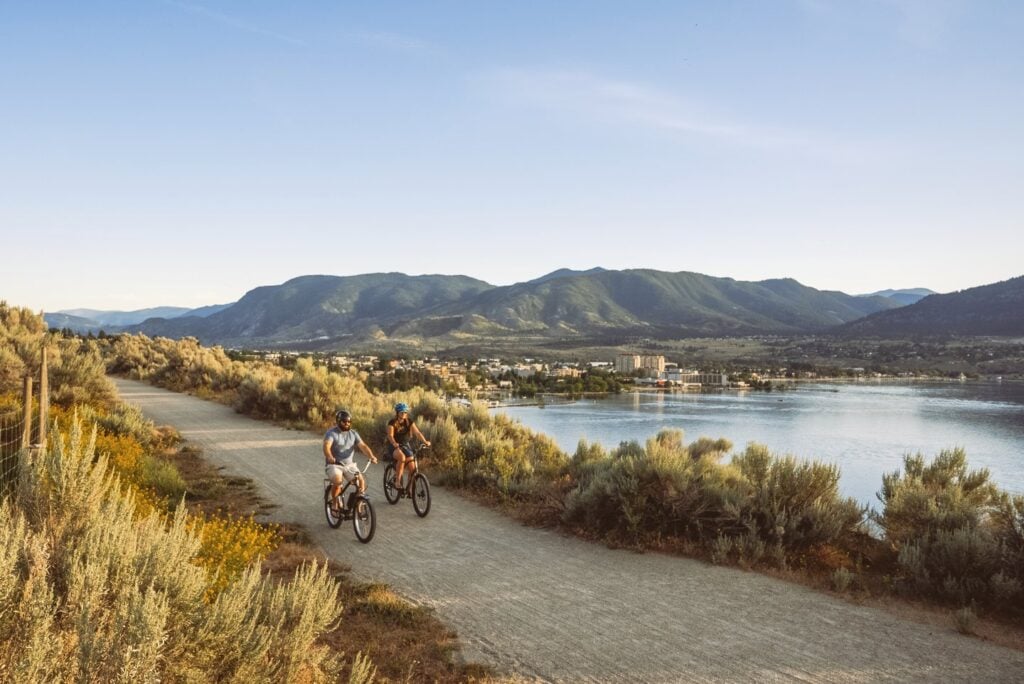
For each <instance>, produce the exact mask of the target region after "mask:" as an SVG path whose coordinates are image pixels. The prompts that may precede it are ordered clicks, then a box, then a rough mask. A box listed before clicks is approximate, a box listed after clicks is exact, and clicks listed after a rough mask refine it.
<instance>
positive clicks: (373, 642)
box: [170, 446, 498, 683]
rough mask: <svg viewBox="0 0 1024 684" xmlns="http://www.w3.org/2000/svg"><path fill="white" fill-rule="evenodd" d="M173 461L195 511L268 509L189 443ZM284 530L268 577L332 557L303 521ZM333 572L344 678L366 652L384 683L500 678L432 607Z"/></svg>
mask: <svg viewBox="0 0 1024 684" xmlns="http://www.w3.org/2000/svg"><path fill="white" fill-rule="evenodd" d="M170 458H172V460H173V462H174V464H175V465H176V466H177V467H178V470H179V472H180V473H181V475H182V477H183V478H184V479H185V481H186V483H187V484H188V494H187V496H186V503H187V505H188V506H189V508H191V509H194V510H197V511H203V512H204V513H210V512H213V511H223V512H227V513H230V514H231V515H234V516H247V515H252V514H255V513H258V512H259V511H261V510H262V509H263V508H264V503H263V502H261V501H260V499H259V497H257V496H256V495H255V489H254V487H253V486H252V483H251V482H250V481H248V480H246V479H244V478H237V477H232V478H228V477H225V476H223V475H222V474H221V473H220V470H219V469H217V468H215V467H213V466H211V465H210V464H209V463H207V462H206V461H204V460H203V458H202V454H201V452H200V451H199V450H197V449H195V448H191V447H187V446H186V447H184V448H182V449H180V450H178V451H177V453H174V454H173V456H171V457H170ZM278 533H279V535H280V539H281V543H280V544H278V546H277V548H276V549H275V550H274V551H272V552H271V553H270V554H269V555H268V556H267V557H266V558H265V559H264V561H263V571H264V573H265V574H267V575H269V576H271V577H273V578H275V579H278V580H280V581H287V580H290V579H291V578H292V576H294V574H295V570H296V569H297V568H299V567H300V566H302V565H303V564H304V563H308V562H310V561H317V562H321V563H323V562H324V561H329V559H328V558H327V557H326V556H325V554H324V553H323V551H322V550H320V549H319V548H318V547H316V546H315V545H314V544H313V542H312V540H311V539H310V537H309V535H308V534H307V532H306V531H305V529H304V528H302V527H301V526H298V525H293V524H284V525H280V526H279V527H278ZM330 572H331V574H332V575H333V576H334V578H335V581H336V582H337V584H338V589H339V600H340V601H341V604H342V605H343V606H344V607H345V611H344V614H343V616H342V619H341V622H340V624H339V625H338V626H337V627H336V628H335V629H334V630H332V631H330V632H327V633H326V634H325V635H324V636H323V637H322V638H321V639H320V641H319V643H320V645H325V646H328V647H330V648H331V649H332V650H340V651H344V652H345V653H346V661H347V665H346V670H345V672H344V673H343V678H344V677H348V674H349V669H350V668H351V666H352V663H351V660H350V657H351V656H354V655H355V653H356V652H357V651H361V652H362V653H363V654H365V655H366V656H368V657H369V658H370V659H371V660H372V662H373V665H374V666H375V667H376V668H377V679H376V680H375V681H378V682H417V683H418V682H493V681H498V680H497V679H496V678H495V675H494V673H493V671H492V670H491V669H490V668H489V667H487V666H484V665H480V664H477V663H466V662H463V660H462V657H461V655H460V651H459V643H458V635H457V634H456V633H455V632H454V631H452V630H451V629H449V628H448V627H446V626H445V625H444V624H443V623H441V622H440V621H439V620H438V619H437V617H436V616H435V615H434V614H433V611H431V610H430V609H428V608H423V607H419V606H414V605H413V604H411V603H409V602H408V601H406V600H405V599H403V598H402V597H400V596H399V595H398V594H396V593H395V592H394V591H392V590H391V589H390V587H388V586H387V585H384V584H378V583H361V582H357V581H355V580H354V579H353V578H352V575H351V573H350V571H349V568H348V567H346V566H344V565H342V564H340V563H337V562H335V561H330ZM354 634H355V635H366V640H365V641H364V640H363V637H362V636H359V637H357V638H355V639H353V636H352V635H354Z"/></svg>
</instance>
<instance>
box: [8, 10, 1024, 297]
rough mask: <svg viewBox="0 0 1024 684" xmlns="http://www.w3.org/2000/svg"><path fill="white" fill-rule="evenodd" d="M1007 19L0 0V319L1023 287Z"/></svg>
mask: <svg viewBox="0 0 1024 684" xmlns="http://www.w3.org/2000/svg"><path fill="white" fill-rule="evenodd" d="M1022 35H1024V3H1020V2H1016V1H1015V0H1005V1H999V0H975V1H970V2H969V1H966V0H963V1H962V0H777V1H775V2H761V1H754V0H751V1H749V2H727V1H724V0H723V1H712V0H708V1H707V2H682V1H681V0H680V1H675V2H641V1H637V2H629V3H624V2H601V1H598V0H586V1H579V2H572V1H560V2H557V3H553V2H533V1H521V2H514V3H498V2H470V1H468V0H467V1H465V2H408V3H398V2H374V3H363V2H360V3H356V2H302V1H294V2H287V3H285V2H268V1H249V2H201V1H199V0H196V1H191V0H189V1H185V0H182V1H177V0H152V1H149V2H144V1H142V0H131V1H125V2H89V3H72V2H35V3H19V2H7V1H3V0H0V230H2V234H3V241H2V245H3V252H4V258H3V267H2V270H0V299H6V300H7V301H8V302H9V303H11V304H17V305H22V306H30V307H32V308H34V309H45V310H47V311H56V310H59V309H63V308H73V307H90V308H100V309H137V308H143V307H149V306H157V305H177V306H200V305H204V304H214V303H223V302H227V301H232V300H235V299H237V298H239V297H240V296H241V295H242V294H244V293H245V292H246V291H248V290H250V289H252V288H253V287H257V286H260V285H272V284H277V283H281V282H283V281H285V280H287V279H289V278H292V277H295V276H299V275H306V274H312V273H326V274H333V275H353V274H359V273H370V272H380V271H401V272H404V273H410V274H420V273H448V274H465V275H470V276H473V277H476V278H480V279H483V280H486V281H488V282H491V283H494V284H508V283H512V282H517V281H521V280H529V279H532V278H535V277H538V276H540V275H542V274H544V273H546V272H549V271H552V270H554V269H556V268H561V267H569V268H579V269H585V268H590V267H593V266H603V267H605V268H655V269H659V270H666V271H696V272H699V273H706V274H709V275H715V276H728V277H732V278H736V279H738V280H760V279H765V278H773V277H793V278H796V279H797V280H799V281H800V282H802V283H804V284H806V285H809V286H812V287H816V288H819V289H823V290H842V291H844V292H849V293H851V294H852V293H861V292H868V291H874V290H878V289H883V288H888V287H897V288H899V287H930V288H932V289H934V290H937V291H942V292H947V291H952V290H957V289H963V288H967V287H973V286H977V285H982V284H987V283H991V282H995V281H998V280H1003V279H1006V278H1009V277H1014V276H1017V275H1021V274H1022V273H1024V266H1022V264H1024V259H1022V258H1021V257H1022V255H1024V249H1022V248H1024V237H1021V236H1022V235H1024V87H1022V86H1024V41H1022V40H1021V39H1020V37H1021V36H1022Z"/></svg>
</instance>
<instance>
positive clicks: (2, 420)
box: [0, 409, 25, 496]
mask: <svg viewBox="0 0 1024 684" xmlns="http://www.w3.org/2000/svg"><path fill="white" fill-rule="evenodd" d="M24 440H25V412H24V411H23V410H22V409H15V410H11V411H4V412H2V413H0V496H6V495H7V494H8V493H9V492H10V490H11V487H12V486H13V485H14V479H15V477H17V474H18V454H19V452H21V450H22V448H23V445H24Z"/></svg>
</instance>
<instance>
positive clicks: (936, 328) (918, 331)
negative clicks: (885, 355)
mask: <svg viewBox="0 0 1024 684" xmlns="http://www.w3.org/2000/svg"><path fill="white" fill-rule="evenodd" d="M835 332H836V333H837V334H839V335H843V336H846V337H890V338H892V337H925V336H928V337H931V336H949V335H965V336H966V335H991V336H999V337H1014V336H1019V335H1024V276H1019V277H1017V278H1011V279H1010V280H1004V281H1002V282H998V283H993V284H991V285H982V286H980V287H972V288H970V289H968V290H960V291H959V292H953V293H950V294H933V295H930V296H928V297H925V298H924V299H922V300H920V301H919V302H917V303H915V304H913V305H912V306H907V307H903V308H899V309H894V310H891V311H883V312H878V313H875V314H872V315H868V316H866V317H864V318H862V319H859V320H856V321H852V322H850V323H847V324H845V325H843V326H841V327H839V328H837V329H836V331H835Z"/></svg>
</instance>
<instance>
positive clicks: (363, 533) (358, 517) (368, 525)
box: [352, 496, 377, 544]
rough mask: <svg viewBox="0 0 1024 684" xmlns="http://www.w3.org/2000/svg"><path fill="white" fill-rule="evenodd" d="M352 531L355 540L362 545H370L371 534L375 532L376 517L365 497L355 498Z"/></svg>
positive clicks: (371, 505)
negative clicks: (354, 534)
mask: <svg viewBox="0 0 1024 684" xmlns="http://www.w3.org/2000/svg"><path fill="white" fill-rule="evenodd" d="M352 529H353V530H354V531H355V533H356V539H358V540H359V541H361V542H362V543H364V544H368V543H370V540H371V539H373V533H374V532H376V531H377V515H376V514H375V513H374V512H373V504H371V503H370V500H369V499H367V498H366V497H365V496H358V497H356V504H355V506H354V508H353V511H352Z"/></svg>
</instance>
